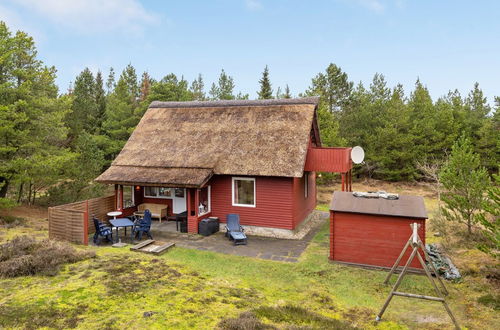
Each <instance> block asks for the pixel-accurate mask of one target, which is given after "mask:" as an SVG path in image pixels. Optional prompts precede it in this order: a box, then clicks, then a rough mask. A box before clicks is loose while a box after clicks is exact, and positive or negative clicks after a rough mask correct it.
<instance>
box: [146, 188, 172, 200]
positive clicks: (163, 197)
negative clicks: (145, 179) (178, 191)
mask: <svg viewBox="0 0 500 330" xmlns="http://www.w3.org/2000/svg"><path fill="white" fill-rule="evenodd" d="M150 187H151V188H155V189H156V193H157V195H156V196H151V195H146V187H144V197H147V198H161V199H172V193H174V194H175V191H173V192H172V188H168V187H158V186H150ZM160 188H165V189H170V196H160V195H159V194H160Z"/></svg>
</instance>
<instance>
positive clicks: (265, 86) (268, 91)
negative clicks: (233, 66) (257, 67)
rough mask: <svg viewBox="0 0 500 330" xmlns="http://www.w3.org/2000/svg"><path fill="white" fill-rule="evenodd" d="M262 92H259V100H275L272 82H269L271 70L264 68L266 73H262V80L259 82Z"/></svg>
mask: <svg viewBox="0 0 500 330" xmlns="http://www.w3.org/2000/svg"><path fill="white" fill-rule="evenodd" d="M259 84H260V90H259V91H258V92H257V94H258V95H259V99H261V100H264V99H272V98H273V90H272V88H271V81H270V80H269V68H268V67H267V65H266V67H265V68H264V72H262V78H261V79H260V80H259Z"/></svg>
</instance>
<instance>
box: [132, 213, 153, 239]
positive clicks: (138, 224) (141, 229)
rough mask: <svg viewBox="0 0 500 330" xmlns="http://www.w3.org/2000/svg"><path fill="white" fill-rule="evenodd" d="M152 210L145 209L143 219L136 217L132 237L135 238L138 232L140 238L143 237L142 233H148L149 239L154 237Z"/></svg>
mask: <svg viewBox="0 0 500 330" xmlns="http://www.w3.org/2000/svg"><path fill="white" fill-rule="evenodd" d="M150 231H151V212H150V211H149V210H147V209H146V210H144V217H143V218H142V219H140V218H139V219H136V221H135V222H134V227H132V239H134V238H135V237H136V236H137V234H139V240H141V239H142V234H144V233H145V234H146V235H147V236H148V237H149V239H153V236H151V232H150Z"/></svg>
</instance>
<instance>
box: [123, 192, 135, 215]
mask: <svg viewBox="0 0 500 330" xmlns="http://www.w3.org/2000/svg"><path fill="white" fill-rule="evenodd" d="M133 206H135V200H134V186H123V208H124V209H126V208H127V207H133Z"/></svg>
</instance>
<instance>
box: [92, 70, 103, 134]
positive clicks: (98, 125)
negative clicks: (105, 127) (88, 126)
mask: <svg viewBox="0 0 500 330" xmlns="http://www.w3.org/2000/svg"><path fill="white" fill-rule="evenodd" d="M95 102H96V104H97V115H96V118H95V119H96V121H95V123H94V127H95V129H94V132H96V133H100V132H101V129H102V123H103V122H104V119H105V117H106V93H105V92H104V87H103V79H102V73H101V71H97V74H96V77H95Z"/></svg>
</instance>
